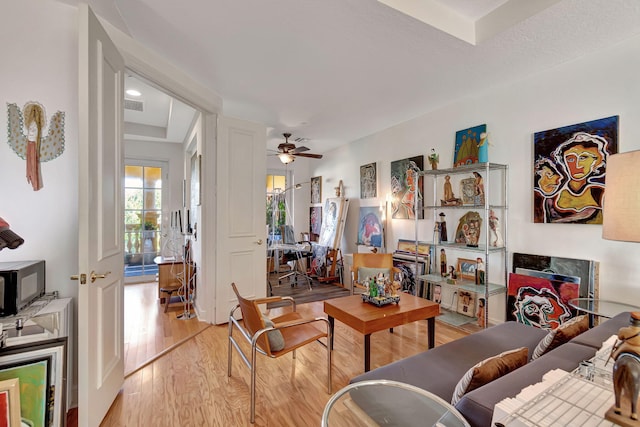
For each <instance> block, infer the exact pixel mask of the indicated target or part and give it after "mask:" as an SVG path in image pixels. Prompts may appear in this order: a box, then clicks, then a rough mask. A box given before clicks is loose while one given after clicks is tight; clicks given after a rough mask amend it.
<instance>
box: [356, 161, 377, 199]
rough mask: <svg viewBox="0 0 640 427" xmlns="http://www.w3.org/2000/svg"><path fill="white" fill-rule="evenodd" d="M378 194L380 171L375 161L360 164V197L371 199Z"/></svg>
mask: <svg viewBox="0 0 640 427" xmlns="http://www.w3.org/2000/svg"><path fill="white" fill-rule="evenodd" d="M377 195H378V172H377V166H376V164H375V163H369V164H367V165H362V166H360V198H361V199H371V198H374V197H377Z"/></svg>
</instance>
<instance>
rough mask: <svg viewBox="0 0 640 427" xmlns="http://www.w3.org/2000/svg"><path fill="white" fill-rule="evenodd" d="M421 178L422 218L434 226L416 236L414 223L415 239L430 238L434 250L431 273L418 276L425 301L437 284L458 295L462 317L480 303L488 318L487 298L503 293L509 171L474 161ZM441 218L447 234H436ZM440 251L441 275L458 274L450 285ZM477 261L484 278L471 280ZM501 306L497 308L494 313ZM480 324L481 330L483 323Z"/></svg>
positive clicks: (497, 165)
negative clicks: (429, 232) (428, 232)
mask: <svg viewBox="0 0 640 427" xmlns="http://www.w3.org/2000/svg"><path fill="white" fill-rule="evenodd" d="M420 174H421V175H422V176H423V181H424V186H423V187H424V192H425V197H424V208H423V209H424V218H425V219H432V220H433V221H434V224H435V227H434V230H433V234H432V236H429V237H426V236H419V235H418V234H419V232H418V230H419V227H418V221H419V219H417V218H416V220H415V223H416V225H415V239H416V241H424V240H429V239H431V244H432V247H433V249H432V265H431V274H427V275H423V276H419V277H418V279H421V280H423V281H425V282H427V283H428V285H429V286H428V287H427V289H428V291H427V295H426V297H427V298H430V299H434V290H435V289H436V288H437V287H438V286H440V287H441V290H447V291H449V294H451V295H454V294H457V299H458V301H457V304H456V306H458V307H459V306H460V304H462V307H463V309H464V310H466V309H467V308H469V311H468V313H465V314H467V315H476V311H477V310H476V307H478V305H479V301H480V299H483V300H484V307H483V308H480V307H478V310H482V313H478V314H480V315H482V314H483V315H484V317H483V318H484V319H487V320H488V319H490V317H489V300H490V297H491V296H494V295H503V294H505V291H506V283H507V213H508V203H507V194H508V189H507V182H508V178H507V175H508V167H507V166H506V165H500V164H495V163H476V164H472V165H465V166H459V167H456V168H451V169H437V170H426V171H423V172H420ZM452 193H453V194H452ZM416 203H417V201H416ZM416 217H418V215H416ZM443 220H444V222H445V223H446V234H444V233H441V231H440V230H441V226H440V224H441V223H442V222H443ZM425 237H426V239H425ZM441 237H442V238H441ZM442 253H444V255H446V263H445V264H444V265H445V269H446V271H445V272H444V273H445V274H450V272H451V267H453V268H454V270H455V271H456V273H457V276H458V277H457V279H456V280H455V283H453V280H451V277H450V276H443V275H442V274H441V262H440V260H441V256H442ZM478 259H480V260H481V261H482V263H483V264H484V274H479V277H478V280H476V266H477V265H479V264H477V260H478ZM460 276H462V277H460ZM476 281H478V282H479V283H478V284H476ZM444 288H446V289H444ZM469 294H472V296H473V298H470V297H469V301H471V300H473V307H467V306H465V303H466V304H469V301H466V302H465V301H462V300H461V296H462V295H464V296H467V295H469ZM435 299H436V300H437V297H436V298H435ZM503 304H504V302H501V304H499V306H498V309H499V310H500V309H502V308H503ZM456 308H457V307H453V309H454V310H456ZM501 311H504V310H503V309H502V310H501ZM492 314H493V315H494V316H493V317H492V318H494V319H495V318H497V317H499V318H500V319H503V318H504V314H503V313H498V312H497V311H496V312H495V313H492ZM484 323H485V327H486V325H487V324H488V321H486V322H484Z"/></svg>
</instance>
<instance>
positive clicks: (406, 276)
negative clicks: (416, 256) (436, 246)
mask: <svg viewBox="0 0 640 427" xmlns="http://www.w3.org/2000/svg"><path fill="white" fill-rule="evenodd" d="M393 266H394V267H396V268H398V269H399V270H400V277H401V279H400V284H401V287H402V289H401V290H402V292H408V293H410V294H411V295H416V276H420V275H423V274H424V269H425V263H424V262H423V261H418V263H417V270H416V262H415V260H407V259H403V258H397V257H393Z"/></svg>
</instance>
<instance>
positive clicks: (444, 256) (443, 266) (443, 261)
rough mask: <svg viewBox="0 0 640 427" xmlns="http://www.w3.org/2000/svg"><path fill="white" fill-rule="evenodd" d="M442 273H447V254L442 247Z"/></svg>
mask: <svg viewBox="0 0 640 427" xmlns="http://www.w3.org/2000/svg"><path fill="white" fill-rule="evenodd" d="M440 275H441V276H442V277H445V276H446V275H447V254H446V252H445V251H444V248H443V249H440Z"/></svg>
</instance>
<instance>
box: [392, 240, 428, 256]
mask: <svg viewBox="0 0 640 427" xmlns="http://www.w3.org/2000/svg"><path fill="white" fill-rule="evenodd" d="M416 243H417V247H418V255H421V256H429V255H430V254H431V245H430V244H429V243H426V242H416V241H415V240H406V239H398V249H397V250H396V252H402V253H405V254H415V253H416Z"/></svg>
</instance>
